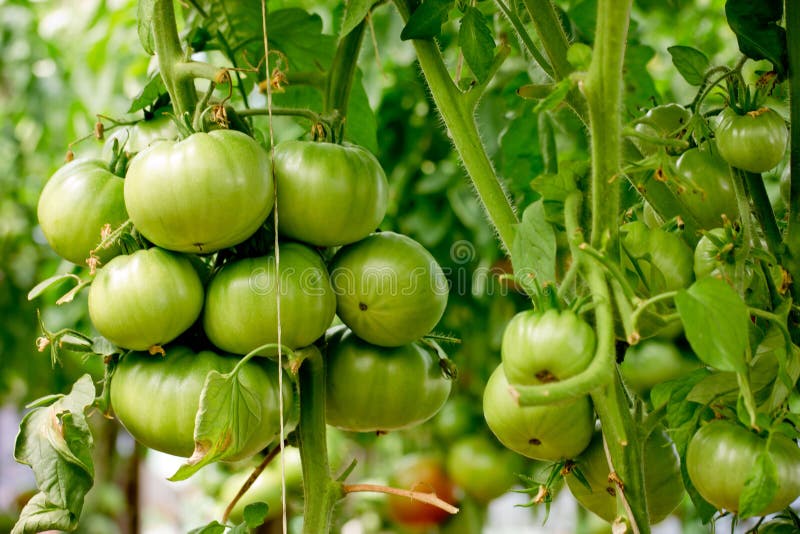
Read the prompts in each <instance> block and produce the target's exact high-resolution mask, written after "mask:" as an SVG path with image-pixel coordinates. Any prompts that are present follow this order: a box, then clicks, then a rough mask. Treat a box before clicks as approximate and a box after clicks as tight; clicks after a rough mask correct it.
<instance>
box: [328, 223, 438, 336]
mask: <svg viewBox="0 0 800 534" xmlns="http://www.w3.org/2000/svg"><path fill="white" fill-rule="evenodd" d="M331 280H332V283H333V288H334V290H335V292H336V300H337V305H336V313H337V314H338V315H339V318H341V320H342V321H343V322H344V323H345V324H346V325H347V326H349V327H350V328H351V329H352V330H353V332H355V333H356V335H358V336H359V337H360V338H362V339H364V340H365V341H368V342H370V343H373V344H375V345H382V346H386V347H397V346H400V345H405V344H407V343H411V342H412V341H416V340H418V339H419V338H421V337H422V336H424V335H425V334H427V333H429V332H430V331H431V330H432V329H433V327H435V326H436V324H437V323H438V322H439V319H441V317H442V314H443V313H444V309H445V307H446V306H447V291H448V285H447V280H446V279H445V276H444V272H443V271H442V268H441V267H440V266H439V264H438V263H437V262H436V260H435V259H434V258H433V256H431V254H430V253H429V252H428V251H427V250H425V247H423V246H422V245H420V244H419V243H417V242H416V241H414V240H413V239H411V238H410V237H407V236H404V235H402V234H397V233H395V232H380V233H377V234H372V235H371V236H369V237H367V238H365V239H362V240H361V241H359V242H357V243H354V244H352V245H348V246H345V247H342V248H341V249H340V250H339V252H337V253H336V256H334V258H333V260H332V262H331Z"/></svg>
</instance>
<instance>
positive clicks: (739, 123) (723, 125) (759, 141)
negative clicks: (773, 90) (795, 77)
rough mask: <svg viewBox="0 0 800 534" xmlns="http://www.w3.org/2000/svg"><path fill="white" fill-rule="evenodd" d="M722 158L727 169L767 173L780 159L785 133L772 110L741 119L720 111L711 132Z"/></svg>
mask: <svg viewBox="0 0 800 534" xmlns="http://www.w3.org/2000/svg"><path fill="white" fill-rule="evenodd" d="M715 135H716V139H717V146H718V147H719V152H720V154H722V157H723V158H725V161H727V162H728V163H729V164H730V165H731V166H733V167H738V168H739V169H743V170H745V171H750V172H757V173H762V172H767V171H768V170H770V169H772V168H774V167H775V166H776V165H777V164H778V163H780V161H781V160H782V159H783V154H784V153H785V152H786V145H787V143H788V140H789V131H788V130H787V128H786V123H785V122H784V120H783V118H782V117H781V116H780V115H778V114H777V113H776V112H775V111H774V110H771V109H769V108H761V109H759V110H756V111H751V112H749V113H746V114H745V115H739V114H737V113H736V112H735V111H734V110H733V109H731V108H726V109H725V110H723V111H722V113H721V114H720V117H719V122H718V123H717V129H716V132H715Z"/></svg>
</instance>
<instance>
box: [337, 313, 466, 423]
mask: <svg viewBox="0 0 800 534" xmlns="http://www.w3.org/2000/svg"><path fill="white" fill-rule="evenodd" d="M327 340H328V351H327V355H326V364H327V368H326V378H325V394H326V399H327V402H326V406H325V419H326V421H327V423H328V424H329V425H331V426H335V427H337V428H340V429H342V430H348V431H351V432H377V431H390V430H399V429H402V428H409V427H412V426H416V425H418V424H420V423H422V422H424V421H427V420H428V419H430V418H431V417H433V416H434V415H436V413H437V412H438V411H439V410H440V409H441V407H442V406H443V405H444V403H445V401H447V397H448V396H449V395H450V389H451V381H450V380H448V379H447V378H446V377H445V376H444V375H443V374H442V370H441V368H440V367H439V355H438V354H436V353H435V351H434V350H433V349H431V348H429V347H427V346H425V345H422V344H421V343H411V344H409V345H403V346H402V347H379V346H376V345H371V344H369V343H367V342H366V341H364V340H362V339H359V338H358V337H357V336H356V335H355V334H353V332H352V331H350V330H348V329H346V328H342V327H334V328H333V329H331V331H330V332H329V334H328V336H327Z"/></svg>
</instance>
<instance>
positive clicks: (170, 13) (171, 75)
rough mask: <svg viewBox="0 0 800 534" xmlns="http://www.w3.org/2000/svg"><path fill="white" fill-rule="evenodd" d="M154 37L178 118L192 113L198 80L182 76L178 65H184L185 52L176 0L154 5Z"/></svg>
mask: <svg viewBox="0 0 800 534" xmlns="http://www.w3.org/2000/svg"><path fill="white" fill-rule="evenodd" d="M153 37H154V40H155V47H156V56H157V58H158V69H159V71H160V72H161V78H162V79H163V80H164V85H165V86H166V88H167V92H168V93H169V98H170V100H171V101H172V107H173V109H174V110H175V115H176V116H178V117H182V116H183V114H184V113H187V112H188V113H192V112H193V111H194V108H195V106H196V105H197V92H196V91H195V88H194V80H193V79H192V78H190V77H185V76H181V75H180V74H179V72H178V70H179V68H178V66H179V65H180V64H181V63H183V60H184V51H183V48H182V47H181V42H180V39H179V37H178V26H177V23H176V22H175V8H174V6H173V4H172V0H155V3H154V6H153Z"/></svg>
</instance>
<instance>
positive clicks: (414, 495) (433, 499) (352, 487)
mask: <svg viewBox="0 0 800 534" xmlns="http://www.w3.org/2000/svg"><path fill="white" fill-rule="evenodd" d="M342 489H343V491H344V493H346V494H347V493H356V492H360V491H369V492H376V493H386V494H388V495H399V496H401V497H408V498H409V499H411V500H414V501H419V502H424V503H426V504H430V505H431V506H435V507H437V508H439V509H441V510H444V511H445V512H447V513H449V514H457V513H458V508H456V507H455V506H453V505H452V504H450V503H449V502H447V501H445V500H442V499H440V498H439V497H438V496H437V495H436V493H429V492H423V491H412V490H406V489H401V488H393V487H391V486H382V485H380V484H345V485H344V486H342Z"/></svg>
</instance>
